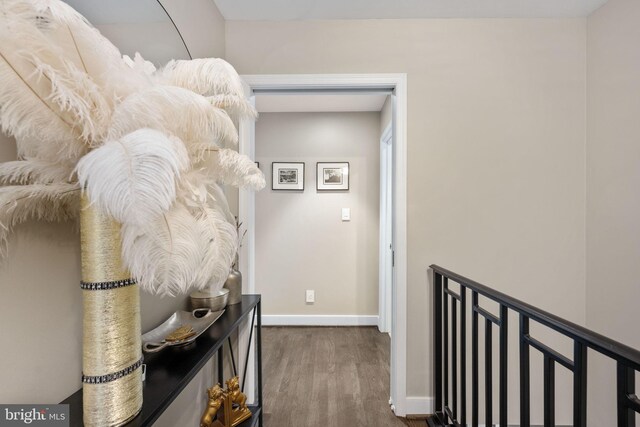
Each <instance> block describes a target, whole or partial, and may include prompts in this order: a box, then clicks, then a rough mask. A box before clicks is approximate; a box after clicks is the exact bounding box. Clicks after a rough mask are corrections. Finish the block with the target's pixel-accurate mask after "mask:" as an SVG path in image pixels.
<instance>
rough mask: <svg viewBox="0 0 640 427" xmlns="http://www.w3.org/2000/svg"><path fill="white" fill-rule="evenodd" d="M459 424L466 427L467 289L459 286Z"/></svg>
mask: <svg viewBox="0 0 640 427" xmlns="http://www.w3.org/2000/svg"><path fill="white" fill-rule="evenodd" d="M460 423H461V424H462V425H463V426H466V425H467V288H465V287H464V286H462V284H460Z"/></svg>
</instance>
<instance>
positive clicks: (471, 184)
mask: <svg viewBox="0 0 640 427" xmlns="http://www.w3.org/2000/svg"><path fill="white" fill-rule="evenodd" d="M226 39H227V44H226V55H227V59H228V60H229V61H230V62H231V63H232V64H233V65H234V66H235V67H236V68H237V69H238V70H239V72H241V73H245V74H262V73H266V74H268V73H285V74H286V73H383V72H391V73H393V72H404V73H407V74H408V94H409V95H408V96H409V99H408V111H409V113H408V114H409V116H408V239H409V241H408V254H409V259H408V269H409V270H408V313H407V316H408V319H409V322H408V331H407V332H408V336H409V337H410V339H409V343H408V346H409V347H408V372H409V373H410V375H408V385H407V392H408V394H409V395H415V396H425V395H429V394H430V391H428V389H429V388H430V387H429V384H430V382H431V378H430V377H429V374H428V372H429V371H430V360H429V359H430V358H429V354H428V352H427V349H428V342H429V339H430V338H429V336H428V332H427V331H428V330H429V325H430V316H431V312H430V310H429V305H428V304H429V299H428V298H427V294H428V292H429V290H430V288H429V285H428V283H427V272H426V271H427V267H428V265H429V264H431V263H438V264H440V265H442V266H445V267H448V268H450V269H452V270H455V271H458V272H460V273H462V274H465V275H468V276H470V277H472V278H475V279H477V280H479V281H485V282H487V283H488V284H491V285H493V286H495V287H496V288H497V289H500V290H502V291H505V292H507V293H509V294H512V295H514V296H516V297H518V298H522V299H524V300H526V301H529V302H531V303H532V304H535V305H538V306H540V307H541V308H544V309H547V310H550V311H552V312H554V313H557V314H559V315H561V316H563V317H566V318H568V319H570V320H573V321H576V322H579V323H584V321H585V306H586V305H585V218H584V216H585V179H584V173H585V171H584V152H585V147H584V145H585V129H586V122H585V108H586V99H585V98H586V92H585V87H586V77H585V76H586V69H585V64H586V25H585V19H530V20H501V19H492V20H414V21H393V20H389V21H313V22H275V23H274V22H234V21H229V22H227V35H226ZM512 377H514V379H515V378H517V377H516V372H515V371H514V375H512Z"/></svg>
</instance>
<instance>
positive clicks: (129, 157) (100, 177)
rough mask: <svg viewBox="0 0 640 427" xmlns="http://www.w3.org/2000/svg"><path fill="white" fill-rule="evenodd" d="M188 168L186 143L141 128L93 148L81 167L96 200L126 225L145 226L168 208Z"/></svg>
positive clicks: (91, 197) (80, 176) (83, 180)
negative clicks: (178, 182) (177, 184)
mask: <svg viewBox="0 0 640 427" xmlns="http://www.w3.org/2000/svg"><path fill="white" fill-rule="evenodd" d="M188 167H189V157H188V154H187V150H186V148H185V147H184V144H183V143H182V141H180V140H179V139H177V138H176V137H173V136H167V135H165V134H163V133H162V132H159V131H157V130H153V129H140V130H137V131H135V132H132V133H130V134H128V135H125V136H123V137H122V138H120V139H118V140H114V141H109V142H107V143H105V144H104V145H103V146H101V147H100V148H97V149H95V150H93V151H91V152H90V153H89V154H87V155H86V156H84V157H83V158H82V159H81V160H80V162H78V166H77V169H76V170H77V173H78V180H79V182H80V185H81V186H82V187H83V188H86V191H87V193H88V197H89V200H90V201H91V203H95V204H96V206H97V207H98V208H99V209H100V210H102V211H103V212H106V213H108V214H109V215H111V216H112V217H113V218H115V219H116V220H117V221H119V222H121V223H124V224H133V225H141V224H144V223H147V222H149V221H151V220H153V219H155V218H157V217H158V216H160V215H162V214H163V213H165V212H167V211H168V210H169V208H170V207H171V205H172V204H173V202H174V201H175V199H176V183H177V181H178V179H179V177H180V174H181V173H182V172H184V171H185V170H186V169H187V168H188Z"/></svg>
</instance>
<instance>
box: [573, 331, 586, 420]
mask: <svg viewBox="0 0 640 427" xmlns="http://www.w3.org/2000/svg"><path fill="white" fill-rule="evenodd" d="M573 427H587V346H586V345H584V344H582V343H580V342H578V341H574V343H573Z"/></svg>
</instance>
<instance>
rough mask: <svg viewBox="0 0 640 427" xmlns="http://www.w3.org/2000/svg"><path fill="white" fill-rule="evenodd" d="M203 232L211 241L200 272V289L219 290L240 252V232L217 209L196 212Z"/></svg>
mask: <svg viewBox="0 0 640 427" xmlns="http://www.w3.org/2000/svg"><path fill="white" fill-rule="evenodd" d="M195 215H196V219H197V220H198V223H199V226H200V229H201V230H202V231H201V232H202V233H203V235H204V236H206V238H207V240H209V242H210V244H209V245H208V246H207V251H206V254H205V258H204V260H203V262H202V264H201V265H200V269H199V271H198V273H199V278H198V281H197V282H198V285H197V287H198V288H199V289H202V288H203V287H205V286H208V287H209V288H211V289H212V290H214V291H215V290H219V289H221V288H222V286H223V285H224V282H225V281H226V280H227V277H228V276H229V269H230V268H231V264H232V263H233V260H234V259H235V256H236V253H237V252H238V231H237V229H236V227H235V225H233V224H230V223H229V222H228V221H227V220H226V219H225V218H224V215H223V214H222V213H221V212H219V211H218V210H216V209H212V208H210V207H203V208H202V209H200V210H196V211H195Z"/></svg>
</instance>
